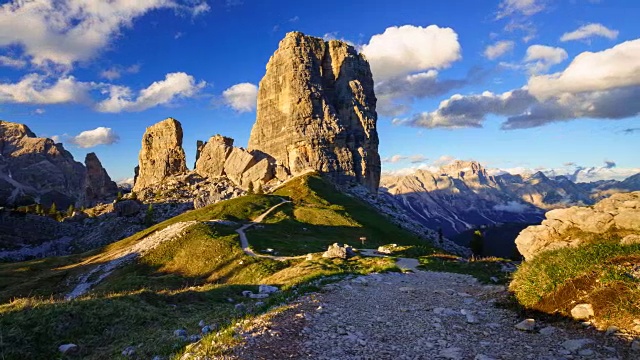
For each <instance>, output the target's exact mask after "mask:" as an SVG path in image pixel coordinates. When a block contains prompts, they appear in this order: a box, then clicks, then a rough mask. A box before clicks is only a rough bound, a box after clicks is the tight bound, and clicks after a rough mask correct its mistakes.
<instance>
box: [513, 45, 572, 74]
mask: <svg viewBox="0 0 640 360" xmlns="http://www.w3.org/2000/svg"><path fill="white" fill-rule="evenodd" d="M568 58H569V54H567V52H566V51H565V50H564V49H562V48H559V47H552V46H545V45H531V46H529V48H527V54H526V55H525V58H524V61H525V63H526V64H525V67H526V68H528V69H529V71H530V72H531V73H532V74H538V73H541V72H546V71H548V70H549V68H551V67H552V66H553V65H557V64H560V63H561V62H563V61H565V60H567V59H568Z"/></svg>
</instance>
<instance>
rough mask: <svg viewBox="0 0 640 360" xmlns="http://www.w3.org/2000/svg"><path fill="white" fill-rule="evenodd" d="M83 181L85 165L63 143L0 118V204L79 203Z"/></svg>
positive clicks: (59, 205) (61, 204) (81, 197)
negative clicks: (38, 135)
mask: <svg viewBox="0 0 640 360" xmlns="http://www.w3.org/2000/svg"><path fill="white" fill-rule="evenodd" d="M84 181H85V168H84V166H82V164H81V163H79V162H76V161H75V160H74V159H73V156H72V155H71V153H69V152H68V151H67V150H65V149H64V147H63V146H62V144H56V143H55V142H54V141H53V140H51V139H48V138H39V137H36V135H35V134H34V133H33V132H32V131H31V130H30V129H29V128H28V127H27V126H26V125H23V124H18V123H13V122H8V121H0V205H3V206H7V205H8V206H15V205H28V204H32V203H34V202H40V203H42V204H44V205H51V204H52V203H54V202H55V203H56V205H57V206H58V207H59V208H61V207H63V206H64V207H66V206H68V205H70V204H80V203H81V201H82V199H83V194H82V190H83V185H84Z"/></svg>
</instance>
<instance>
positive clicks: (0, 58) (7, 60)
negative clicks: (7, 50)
mask: <svg viewBox="0 0 640 360" xmlns="http://www.w3.org/2000/svg"><path fill="white" fill-rule="evenodd" d="M0 65H1V66H7V67H12V68H16V69H22V68H23V67H25V66H27V62H26V61H24V60H22V59H15V58H12V57H9V56H5V55H0Z"/></svg>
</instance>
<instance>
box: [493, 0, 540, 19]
mask: <svg viewBox="0 0 640 360" xmlns="http://www.w3.org/2000/svg"><path fill="white" fill-rule="evenodd" d="M545 3H546V1H544V0H502V2H501V3H500V5H499V6H498V7H499V9H500V10H499V11H498V15H497V18H498V19H501V18H504V17H508V16H512V15H522V16H531V15H534V14H537V13H539V12H540V11H542V10H544V9H545V7H546V4H545Z"/></svg>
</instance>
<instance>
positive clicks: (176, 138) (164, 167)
mask: <svg viewBox="0 0 640 360" xmlns="http://www.w3.org/2000/svg"><path fill="white" fill-rule="evenodd" d="M138 163H139V165H138V166H139V169H138V172H137V175H136V180H135V184H134V186H133V191H140V190H142V189H144V188H146V187H149V186H150V185H153V184H157V183H159V182H161V181H162V180H164V179H165V178H167V177H170V176H172V175H178V174H182V173H185V172H187V163H186V160H185V155H184V150H183V149H182V125H181V124H180V122H178V121H177V120H176V119H173V118H168V119H166V120H163V121H161V122H159V123H156V124H154V125H152V126H150V127H148V128H147V130H146V131H145V133H144V136H143V137H142V148H141V149H140V154H139V156H138Z"/></svg>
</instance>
